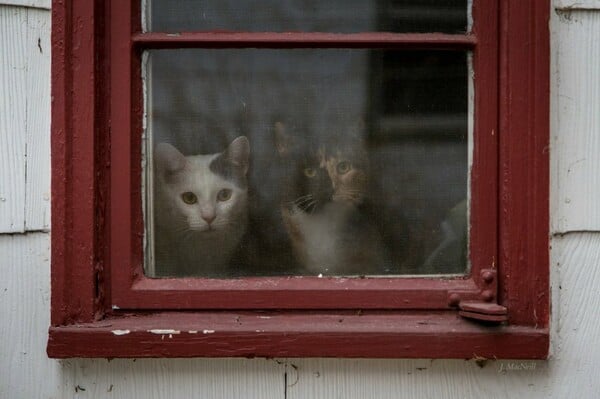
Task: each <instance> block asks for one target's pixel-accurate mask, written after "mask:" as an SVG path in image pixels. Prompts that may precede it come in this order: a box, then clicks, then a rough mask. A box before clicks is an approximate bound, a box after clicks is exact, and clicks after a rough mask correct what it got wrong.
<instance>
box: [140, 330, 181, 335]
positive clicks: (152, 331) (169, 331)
mask: <svg viewBox="0 0 600 399" xmlns="http://www.w3.org/2000/svg"><path fill="white" fill-rule="evenodd" d="M148 332H149V333H152V334H158V335H167V334H168V335H172V334H180V333H181V331H179V330H161V329H154V330H148Z"/></svg>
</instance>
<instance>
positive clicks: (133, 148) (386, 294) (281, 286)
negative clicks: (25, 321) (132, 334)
mask: <svg viewBox="0 0 600 399" xmlns="http://www.w3.org/2000/svg"><path fill="white" fill-rule="evenodd" d="M111 4H112V6H111V8H112V9H111V14H112V15H111V18H110V20H111V24H112V32H111V38H112V42H113V45H112V51H113V56H112V76H113V77H112V84H113V87H114V89H113V90H114V92H115V93H118V95H113V97H112V105H111V109H112V115H111V119H112V136H113V137H114V139H113V145H112V162H111V163H112V171H113V172H112V178H111V182H112V189H111V190H112V198H113V200H112V201H113V206H112V207H111V209H112V210H113V212H114V215H113V216H112V220H114V221H115V222H114V223H113V227H112V230H111V242H112V243H111V264H112V271H113V273H114V278H113V279H112V281H111V283H112V301H111V303H112V306H113V307H116V308H119V309H136V308H137V309H161V308H173V309H176V308H180V309H181V308H185V309H199V308H201V309H248V308H255V307H259V308H263V309H267V308H270V309H278V308H279V309H283V308H300V309H304V308H312V309H331V308H340V309H342V308H346V309H348V308H357V307H360V308H365V309H367V308H374V309H382V308H387V309H390V308H391V309H394V308H395V309H426V308H430V309H448V308H450V307H451V306H450V304H449V299H448V297H449V293H450V292H452V293H454V294H455V295H458V296H459V300H464V299H476V298H477V295H478V293H479V291H480V289H479V288H477V287H479V286H481V287H484V286H486V288H489V284H483V283H482V281H481V277H480V271H481V270H482V269H484V268H485V269H489V268H493V267H495V263H494V262H495V259H496V253H497V234H496V226H497V220H496V213H497V212H496V209H497V207H496V206H497V205H496V204H497V199H496V198H497V195H496V193H497V188H496V187H497V175H498V171H497V167H498V165H497V162H496V159H497V140H496V136H494V135H487V134H480V132H483V131H485V132H489V131H494V130H497V118H496V114H497V112H496V110H497V62H496V60H497V56H496V53H497V44H496V42H497V23H496V19H497V18H496V16H497V14H496V12H495V11H493V10H494V7H487V8H484V7H480V8H475V9H474V12H475V16H476V17H477V18H479V20H480V22H477V23H476V24H475V27H474V31H475V32H477V35H478V36H477V37H479V36H481V37H482V40H483V41H484V43H485V48H480V46H477V47H476V48H475V55H474V67H475V69H476V70H477V71H478V72H477V76H476V81H477V88H476V90H477V92H478V93H480V94H478V95H477V96H476V98H475V102H476V104H475V108H476V115H475V131H476V132H475V137H476V139H475V156H474V164H473V168H474V169H473V170H474V171H479V172H477V173H474V177H473V178H472V181H471V183H472V186H471V193H472V195H471V198H472V201H473V205H472V210H471V219H472V228H471V236H472V239H471V242H472V243H471V247H472V249H471V270H472V275H473V279H472V281H464V280H463V279H454V280H444V279H438V280H433V281H432V280H429V281H426V280H422V279H421V280H419V279H412V280H407V279H391V280H390V279H364V280H362V281H358V282H353V281H352V279H321V280H320V279H316V278H306V277H305V278H297V279H289V278H285V277H282V278H262V279H252V278H248V279H240V280H235V281H234V282H232V283H228V282H226V281H225V282H223V281H219V280H210V279H179V280H177V281H170V282H169V281H167V280H164V279H155V280H151V279H147V278H145V277H144V276H143V250H142V243H143V236H142V234H140V232H141V231H143V228H142V222H143V216H142V215H143V211H142V206H141V205H142V201H141V193H140V191H139V188H140V187H141V183H140V182H141V174H140V173H141V172H140V169H139V165H141V161H140V159H139V154H140V153H141V144H140V141H139V137H140V136H141V115H142V112H141V102H140V99H141V78H140V77H139V70H140V68H139V58H140V55H141V52H142V50H143V49H144V48H154V46H155V45H156V44H157V43H162V44H161V46H163V45H164V46H174V47H180V46H188V45H189V46H206V47H213V46H216V47H240V46H241V47H248V46H255V45H256V46H259V47H260V46H262V47H264V46H266V47H271V46H275V47H281V48H285V47H288V46H291V47H306V46H309V47H311V46H315V47H353V46H357V47H368V46H375V47H380V46H383V47H388V46H392V47H394V48H399V49H404V48H406V46H424V47H427V48H432V47H434V48H435V47H436V46H438V45H443V46H451V47H448V48H455V49H461V48H463V47H464V46H467V47H470V46H473V45H475V43H476V42H477V40H479V39H477V40H476V39H475V36H473V35H448V34H437V33H435V34H393V33H360V34H330V33H231V32H226V33H223V32H221V33H188V34H185V33H184V34H181V35H174V34H162V33H147V34H139V33H135V32H137V31H139V17H138V16H139V14H136V13H135V12H133V11H132V9H131V3H130V2H123V1H118V0H113V1H112V3H111ZM136 4H137V3H136ZM490 9H492V11H490ZM127 21H133V24H132V25H135V26H128V25H127ZM132 32H133V33H132ZM134 44H137V48H136V47H135V46H134ZM132 47H133V49H132ZM128 82H129V83H128ZM132 93H137V95H135V94H134V95H132ZM134 101H136V103H134ZM124 170H128V171H131V173H130V174H124V173H123V171H124ZM480 177H481V178H480ZM126 205H129V208H128V207H127V206H126ZM332 282H335V284H332ZM496 283H497V282H496V281H494V282H493V283H492V284H494V285H495V284H496ZM232 284H233V285H232ZM493 291H494V292H495V291H496V290H495V289H494V290H493ZM455 302H456V301H455Z"/></svg>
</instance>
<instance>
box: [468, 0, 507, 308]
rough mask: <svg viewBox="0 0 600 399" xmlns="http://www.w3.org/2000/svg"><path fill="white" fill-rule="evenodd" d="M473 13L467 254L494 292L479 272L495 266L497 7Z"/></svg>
mask: <svg viewBox="0 0 600 399" xmlns="http://www.w3.org/2000/svg"><path fill="white" fill-rule="evenodd" d="M472 12H473V23H474V24H473V34H474V35H475V36H476V37H477V41H478V45H477V47H475V49H474V51H473V72H474V86H475V87H474V91H475V93H474V96H475V98H474V104H473V105H474V107H475V110H474V111H475V116H474V128H473V164H472V166H471V170H470V172H471V173H470V179H471V192H470V194H471V196H470V204H469V218H470V220H469V222H470V226H471V229H470V231H469V258H470V261H471V269H472V270H471V272H472V276H473V279H474V280H475V282H476V284H477V285H478V286H480V287H485V288H482V289H486V290H489V289H491V291H492V292H495V291H496V287H497V283H498V281H497V279H494V280H493V281H492V283H491V284H486V283H485V282H484V281H483V279H482V276H481V272H482V270H484V269H485V270H488V269H492V270H493V269H495V268H496V267H498V231H497V226H498V113H497V109H498V10H497V7H492V6H490V4H489V2H482V1H475V2H473V9H472ZM492 286H493V287H492ZM464 299H467V298H461V300H464ZM494 300H495V298H494Z"/></svg>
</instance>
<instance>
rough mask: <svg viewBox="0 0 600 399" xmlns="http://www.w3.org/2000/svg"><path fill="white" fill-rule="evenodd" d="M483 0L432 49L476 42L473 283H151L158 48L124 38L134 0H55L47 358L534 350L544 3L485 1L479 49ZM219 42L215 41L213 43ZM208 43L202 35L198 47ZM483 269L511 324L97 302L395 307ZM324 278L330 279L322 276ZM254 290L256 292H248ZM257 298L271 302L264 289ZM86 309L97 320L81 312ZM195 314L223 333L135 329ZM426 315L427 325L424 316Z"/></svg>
mask: <svg viewBox="0 0 600 399" xmlns="http://www.w3.org/2000/svg"><path fill="white" fill-rule="evenodd" d="M489 4H490V3H488V2H483V1H481V0H478V1H475V5H474V9H473V15H474V17H475V20H476V25H475V27H474V35H476V37H477V40H476V41H475V39H474V36H462V37H463V38H468V41H469V42H468V43H467V42H464V43H460V42H457V43H454V44H452V45H451V44H449V43H445V44H444V46H448V47H446V48H453V46H454V45H455V46H456V48H457V49H466V48H473V49H474V60H473V62H474V66H475V79H476V90H477V93H476V98H475V106H476V119H475V131H476V133H475V135H476V136H475V150H474V166H473V173H472V175H473V180H472V185H471V190H472V192H471V194H472V204H471V207H472V208H471V211H472V219H471V225H472V230H471V248H470V249H471V255H470V257H471V261H472V267H473V274H472V275H473V278H472V280H462V279H457V280H453V281H445V280H439V279H438V280H435V279H434V280H427V279H416V280H415V279H397V280H395V279H364V280H360V279H354V280H349V279H346V280H345V281H341V282H339V281H336V280H328V279H314V278H313V279H309V278H305V279H298V280H295V281H292V280H294V279H264V280H261V281H262V283H263V284H260V283H258V282H257V281H255V280H253V279H245V280H234V281H229V282H223V281H219V280H216V281H215V280H213V281H207V280H201V279H195V280H194V279H181V280H177V281H176V280H169V279H166V280H150V279H146V278H144V277H143V276H142V275H141V270H142V263H141V262H142V253H141V243H142V238H141V237H142V229H141V224H140V223H141V215H142V213H141V197H140V195H141V193H140V180H139V179H140V162H139V160H140V159H139V156H140V155H139V152H140V143H139V137H140V136H139V135H140V129H141V127H140V121H141V118H140V115H141V94H140V79H139V56H140V51H141V49H142V48H144V46H150V47H151V46H154V45H158V44H152V43H151V42H144V40H146V39H145V37H146V36H143V37H144V39H140V38H141V37H142V36H141V35H139V34H137V33H134V34H133V35H134V36H133V40H132V39H131V34H132V32H139V18H138V17H137V15H139V14H137V13H138V10H135V9H132V8H131V7H132V6H134V5H135V6H138V5H139V4H138V2H126V1H125V2H123V1H118V0H106V1H104V0H94V1H93V2H92V1H83V0H62V1H61V0H55V1H53V11H52V15H53V33H52V46H53V59H52V96H53V105H52V106H53V109H52V228H53V232H52V325H53V327H51V329H50V338H49V342H48V350H49V354H50V355H51V356H56V357H67V356H111V357H113V356H114V357H117V356H119V357H122V356H134V357H139V356H163V355H164V356H254V355H256V356H357V357H471V356H475V355H477V356H487V357H492V356H495V357H498V358H502V357H505V358H543V357H545V356H547V351H548V329H547V326H548V314H549V297H548V296H549V289H548V275H549V260H548V209H549V208H548V187H549V179H548V175H549V173H548V136H549V134H548V130H549V129H548V119H549V118H548V108H549V107H548V101H549V94H548V84H549V83H548V82H549V76H548V69H549V50H548V42H549V32H548V25H547V22H548V12H549V4H548V0H534V1H532V2H519V1H518V0H506V1H505V2H497V3H494V4H500V5H501V8H500V11H501V12H500V15H499V21H500V25H499V26H500V32H501V37H502V40H501V43H500V49H499V52H498V53H497V54H496V53H495V52H494V51H492V48H495V47H494V46H495V43H494V39H493V37H492V36H493V35H492V32H493V31H494V29H495V28H494V26H496V25H494V24H495V22H494V21H496V17H495V13H494V12H490V9H493V8H494V7H490V9H488V8H485V9H484V5H486V6H487V5H489ZM105 13H108V14H107V15H108V16H109V17H110V18H107V21H110V25H111V30H110V36H109V37H110V38H111V39H110V41H108V40H106V39H105V36H104V25H103V18H104V15H105ZM133 15H136V17H133ZM132 21H133V23H131V22H132ZM294 36H298V37H302V35H299V34H289V38H290V39H291V40H292V41H293V40H294V38H293V37H294ZM359 36H360V35H359ZM434 36H436V35H434ZM362 37H363V38H364V37H365V36H362ZM340 38H341V37H338V38H337V39H336V40H338V39H340ZM314 39H315V38H314V37H313V38H312V39H311V40H312V41H311V40H309V41H308V42H306V43H305V45H306V46H313V45H314V46H317V47H329V46H331V47H336V46H341V47H344V46H354V45H356V46H357V47H369V46H370V45H375V44H376V43H369V42H367V41H365V42H362V44H360V46H359V43H358V42H359V41H360V40H363V39H359V37H355V38H353V39H352V40H349V41H348V42H347V43H346V44H344V43H343V42H344V40H338V41H337V45H334V43H333V39H331V40H332V41H331V42H327V40H325V42H326V43H322V44H320V45H319V44H318V43H317V40H314ZM371 39H372V38H371ZM398 39H399V38H398V37H396V38H395V39H394V40H398ZM161 40H162V39H161ZM165 40H166V39H165ZM177 40H178V39H177V38H175V39H173V38H172V39H170V43H171V44H160V46H163V45H164V46H167V47H168V46H175V47H177V46H179V44H177V43H176V42H177ZM194 40H196V39H194ZM229 40H230V42H231V39H229ZM253 40H256V38H254V39H253ZM269 40H272V39H269ZM278 40H279V39H278ZM302 40H307V39H306V38H304V39H298V40H297V41H296V43H293V44H290V46H292V47H301V44H302ZM390 40H391V39H390ZM167 41H168V40H167ZM384 41H385V40H384ZM225 42H226V41H223V42H220V43H217V44H215V43H213V45H215V46H217V45H218V46H221V47H223V46H225V45H226V43H225ZM409 42H410V40H409V41H406V42H405V43H404V44H403V43H402V42H401V40H398V43H395V44H393V43H391V42H389V43H382V44H381V45H382V46H396V45H397V46H398V47H399V48H406V47H407V46H412V45H415V46H421V44H418V43H417V41H416V40H415V41H414V42H413V43H412V44H410V43H409ZM165 43H166V42H165ZM210 43H211V42H210V40H208V39H207V41H206V43H205V45H206V46H209V45H210ZM246 44H250V41H248V42H247V43H246ZM271 44H273V43H272V42H271ZM186 45H187V44H186ZM189 45H190V46H191V45H192V44H189ZM230 45H231V43H230ZM203 46H204V45H203ZM235 46H237V44H235V43H233V47H235ZM261 46H265V47H268V46H270V44H269V41H268V40H267V39H264V41H263V43H262V44H261ZM281 46H282V47H284V45H283V44H282V45H281ZM422 46H423V47H427V48H431V47H435V43H434V41H429V42H428V41H427V40H425V39H424V40H423V43H422ZM105 49H107V50H105ZM498 57H499V58H498ZM494 68H497V69H498V70H499V71H500V72H499V87H500V90H499V92H498V91H497V90H496V89H494V87H495V84H497V82H498V78H497V76H498V73H497V72H494V70H495V69H494ZM495 74H496V75H495ZM105 82H110V84H106V83H105ZM498 93H499V95H498ZM498 99H500V101H499V102H498ZM107 100H108V101H110V103H109V104H107V103H106V102H105V101H107ZM496 107H497V108H496ZM486 110H488V111H489V112H488V111H486ZM109 111H110V113H109ZM496 115H499V126H498V123H497V122H496V119H495V118H496ZM493 126H497V127H498V134H497V135H496V134H493V135H492V133H491V130H490V129H491V128H492V127H493ZM488 131H489V135H488V134H486V132H488ZM492 136H493V137H492ZM494 137H497V138H494ZM496 140H499V147H498V144H497V141H496ZM109 149H110V153H109V154H108V152H107V151H108V150H109ZM107 154H108V155H110V156H109V157H108V158H107V157H106V155H107ZM498 165H499V168H498ZM498 174H499V179H498V178H497V177H496V175H498ZM498 186H499V187H498ZM498 193H499V194H498ZM493 204H496V205H493ZM496 218H497V219H496ZM104 220H106V221H107V222H106V226H105V222H104ZM105 227H106V228H105ZM498 229H499V234H498ZM498 245H499V257H494V256H497V255H498V249H497V246H498ZM490 268H491V269H494V268H495V269H497V270H498V274H497V275H498V281H499V284H500V286H499V287H500V290H499V298H498V300H499V303H500V304H502V305H504V306H506V307H507V308H508V316H509V326H501V327H493V328H488V327H485V328H484V327H481V326H478V325H475V324H472V323H469V322H467V321H465V320H462V319H460V318H459V317H458V315H457V312H444V313H439V312H433V311H431V312H429V313H423V312H422V311H421V312H417V311H400V310H396V311H387V312H382V313H370V312H365V313H364V315H368V316H369V317H367V318H363V316H353V317H349V319H348V321H347V322H341V323H340V324H342V325H344V327H341V326H336V327H335V328H333V327H331V323H333V321H334V320H335V319H336V318H340V317H342V318H344V317H345V316H344V315H348V313H346V312H344V311H343V310H335V311H331V313H329V315H328V316H323V314H322V313H319V314H317V313H314V312H313V313H293V314H292V313H280V314H278V316H277V317H271V316H270V315H267V314H265V313H261V312H258V311H255V312H249V313H245V314H244V315H245V316H244V317H250V318H251V319H252V320H253V321H252V322H248V323H247V324H246V323H244V324H245V327H243V328H241V330H236V328H237V327H236V326H235V325H234V324H233V323H234V322H233V321H232V319H233V320H235V323H237V320H238V319H236V317H237V316H235V317H234V316H233V315H234V314H233V313H227V312H224V311H221V312H212V313H204V312H189V313H185V314H182V313H171V312H163V313H160V314H157V315H147V314H145V313H144V312H142V311H139V310H138V311H133V312H131V311H130V312H127V313H124V312H122V311H111V309H110V305H111V304H117V306H119V304H123V306H124V307H131V308H144V307H146V308H155V309H158V308H159V307H165V308H171V309H177V308H188V309H191V308H197V307H203V306H205V307H207V308H227V307H234V306H236V305H239V304H240V303H241V302H244V301H246V303H250V304H255V305H256V306H257V307H264V308H268V307H274V306H276V304H277V303H278V302H277V301H279V303H280V304H285V305H289V306H290V307H292V306H297V307H300V308H313V309H315V308H318V307H320V306H321V307H331V308H334V307H336V308H337V307H340V308H343V307H344V306H346V307H356V308H386V307H388V305H387V303H388V302H389V303H390V304H391V305H390V306H389V307H391V308H397V309H401V308H403V307H405V308H410V309H418V308H426V307H431V308H433V309H443V308H446V307H448V301H449V299H452V301H453V303H458V301H460V300H465V299H477V298H476V296H477V295H478V290H479V288H477V287H481V288H485V287H486V286H485V285H483V283H482V277H481V273H478V272H480V271H482V270H483V269H490ZM228 284H229V286H228ZM294 284H295V285H294ZM328 284H331V286H330V287H326V285H328ZM338 284H339V285H338ZM494 284H495V283H494ZM264 286H266V287H267V289H266V290H265V291H260V290H261V288H263V287H264ZM346 288H348V289H346ZM269 295H272V296H273V298H275V299H274V300H270V299H269ZM450 297H451V298H450ZM286 301H287V302H286ZM407 301H408V302H407ZM102 311H105V312H106V313H103V312H102ZM117 316H119V317H117ZM261 316H268V317H271V319H261ZM371 316H372V317H371ZM207 317H208V318H207ZM94 319H98V321H97V322H95V323H91V322H92V320H94ZM243 320H244V321H245V320H246V319H243ZM261 320H272V323H271V324H270V325H266V326H265V329H264V330H265V331H262V332H256V329H259V330H260V328H255V329H252V327H255V326H256V325H257V323H260V321H261ZM82 323H83V324H82ZM144 323H145V324H144ZM219 323H222V324H219ZM344 323H346V324H344ZM434 323H435V324H434ZM203 325H204V326H217V327H218V328H219V329H222V330H223V333H222V334H221V333H215V334H206V335H207V337H204V335H203V336H202V337H201V336H200V335H196V336H194V334H190V336H189V337H188V336H185V337H184V336H183V335H181V334H178V335H176V336H174V338H173V339H172V340H171V339H170V338H169V339H167V338H165V339H162V337H160V338H159V337H158V335H156V334H152V333H147V332H146V330H147V329H153V328H167V327H166V326H170V327H168V328H175V327H177V328H179V327H181V328H180V329H182V330H183V327H186V328H189V329H193V328H191V327H193V326H195V327H198V329H200V327H202V326H203ZM434 325H435V326H436V327H435V328H433V327H431V326H434ZM149 326H150V327H149ZM152 326H154V327H152ZM178 326H179V327H178ZM424 326H429V327H424ZM532 326H533V327H532ZM82 327H85V328H82ZM147 327H149V328H147ZM177 328H175V329H177ZM332 328H333V329H332ZM111 329H124V330H125V329H129V330H130V331H131V333H130V334H126V335H124V336H119V335H115V334H113V333H112V332H110V331H111ZM203 329H211V328H206V327H204V328H203ZM148 334H151V335H148ZM208 336H209V337H208ZM340 343H343V344H342V345H340Z"/></svg>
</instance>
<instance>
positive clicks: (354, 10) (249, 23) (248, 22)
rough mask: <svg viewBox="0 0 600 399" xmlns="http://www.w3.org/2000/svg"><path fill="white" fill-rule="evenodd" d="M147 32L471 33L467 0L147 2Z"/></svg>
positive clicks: (179, 0)
mask: <svg viewBox="0 0 600 399" xmlns="http://www.w3.org/2000/svg"><path fill="white" fill-rule="evenodd" d="M144 4H145V7H146V8H145V10H146V24H147V30H149V31H154V32H161V31H162V32H185V31H208V30H236V31H248V32H259V31H264V32H290V31H306V32H341V33H350V32H367V31H385V32H446V33H463V32H465V31H466V30H467V5H468V0H371V1H366V0H328V1H322V0H263V1H254V0H204V1H197V0H147V2H145V3H144Z"/></svg>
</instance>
